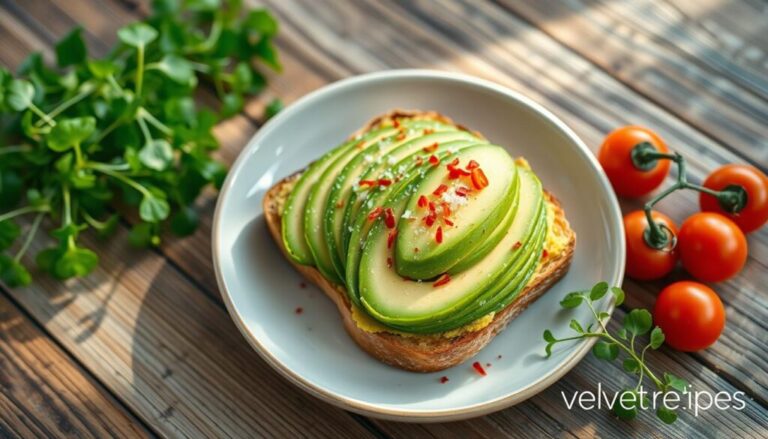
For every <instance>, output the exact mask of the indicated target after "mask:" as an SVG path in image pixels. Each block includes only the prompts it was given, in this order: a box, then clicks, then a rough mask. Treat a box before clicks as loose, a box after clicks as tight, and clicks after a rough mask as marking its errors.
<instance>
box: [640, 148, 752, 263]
mask: <svg viewBox="0 0 768 439" xmlns="http://www.w3.org/2000/svg"><path fill="white" fill-rule="evenodd" d="M631 158H632V164H633V165H634V166H635V168H636V169H638V170H640V171H648V170H651V169H653V167H654V166H656V164H657V163H658V161H659V160H671V161H673V162H675V163H676V164H677V181H676V182H675V184H673V185H672V186H670V187H668V188H667V189H665V190H664V191H662V192H661V193H659V194H658V195H656V196H655V197H653V198H652V199H651V200H650V201H648V202H647V203H645V206H644V207H643V210H644V211H645V217H646V218H647V219H648V228H647V229H646V230H645V233H644V234H643V238H644V239H645V243H646V244H648V245H649V246H650V247H652V248H655V249H659V250H661V249H665V248H668V249H669V250H672V249H673V248H674V247H675V244H676V243H677V239H676V237H675V235H674V233H672V231H671V230H669V228H668V227H667V226H666V225H664V224H663V223H657V222H656V221H654V220H653V216H652V215H651V212H652V211H653V206H654V205H656V203H658V202H659V201H661V200H663V199H664V198H666V197H667V196H668V195H669V194H671V193H673V192H676V191H678V190H683V189H692V190H695V191H699V192H703V193H705V194H708V195H711V196H713V197H715V198H717V201H718V202H719V203H720V206H721V207H722V208H723V210H725V211H726V212H730V213H738V212H741V211H742V210H743V209H744V207H746V205H747V191H746V190H745V189H744V188H743V187H742V186H740V185H735V184H734V185H730V186H727V187H725V188H723V189H722V190H720V191H716V190H712V189H710V188H707V187H704V186H701V185H698V184H693V183H689V182H688V175H687V172H686V167H685V166H686V163H685V158H684V157H683V156H682V155H680V154H679V153H676V152H675V153H662V152H658V151H657V150H656V148H655V147H654V146H653V145H652V144H651V143H649V142H641V143H638V144H637V145H635V147H634V148H632V152H631Z"/></svg>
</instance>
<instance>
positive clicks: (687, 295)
mask: <svg viewBox="0 0 768 439" xmlns="http://www.w3.org/2000/svg"><path fill="white" fill-rule="evenodd" d="M653 322H654V323H655V324H656V325H657V326H658V327H659V328H661V330H662V331H664V342H665V343H667V344H668V345H670V346H672V347H673V348H675V349H677V350H679V351H685V352H693V351H698V350H701V349H704V348H707V347H709V346H711V345H712V344H713V343H714V342H715V341H717V339H718V337H720V333H721V332H723V327H725V309H724V308H723V302H722V301H720V298H719V297H718V296H717V294H716V293H715V292H714V291H712V288H709V287H708V286H706V285H703V284H700V283H698V282H691V281H682V282H675V283H673V284H672V285H669V286H668V287H666V288H664V289H663V290H661V293H660V294H659V297H658V298H657V299H656V304H655V305H654V307H653Z"/></svg>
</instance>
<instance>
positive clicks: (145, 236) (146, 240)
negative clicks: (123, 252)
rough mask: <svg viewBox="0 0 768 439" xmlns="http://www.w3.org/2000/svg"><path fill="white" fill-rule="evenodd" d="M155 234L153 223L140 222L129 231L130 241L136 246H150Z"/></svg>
mask: <svg viewBox="0 0 768 439" xmlns="http://www.w3.org/2000/svg"><path fill="white" fill-rule="evenodd" d="M153 235H154V231H153V227H152V224H150V223H139V224H136V225H135V226H133V227H131V231H130V232H129V233H128V242H129V243H131V245H133V246H134V247H149V245H150V244H151V242H152V236H153Z"/></svg>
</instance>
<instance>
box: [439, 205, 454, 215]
mask: <svg viewBox="0 0 768 439" xmlns="http://www.w3.org/2000/svg"><path fill="white" fill-rule="evenodd" d="M440 207H442V208H443V216H451V206H450V205H449V204H448V203H446V202H442V203H440Z"/></svg>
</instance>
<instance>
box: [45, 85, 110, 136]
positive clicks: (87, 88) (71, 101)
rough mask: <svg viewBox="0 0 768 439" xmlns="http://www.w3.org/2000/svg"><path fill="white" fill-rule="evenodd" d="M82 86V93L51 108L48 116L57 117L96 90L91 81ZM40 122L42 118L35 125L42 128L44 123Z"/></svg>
mask: <svg viewBox="0 0 768 439" xmlns="http://www.w3.org/2000/svg"><path fill="white" fill-rule="evenodd" d="M82 88H84V90H83V91H81V92H80V93H78V94H76V95H75V96H72V97H71V98H69V99H67V100H66V101H64V102H62V103H61V104H59V106H58V107H56V108H54V109H53V110H51V112H50V113H48V117H49V118H51V119H53V118H55V117H56V116H58V115H59V114H61V113H62V112H64V111H66V110H67V109H68V108H69V107H71V106H73V105H75V104H76V103H78V102H80V101H82V100H83V99H85V98H86V97H88V95H90V94H91V93H93V92H94V90H96V87H94V86H93V84H90V83H84V84H83V86H82ZM40 122H42V120H40V121H38V122H37V123H36V124H35V126H36V127H38V128H40V127H41V126H42V124H41V123H40Z"/></svg>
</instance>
